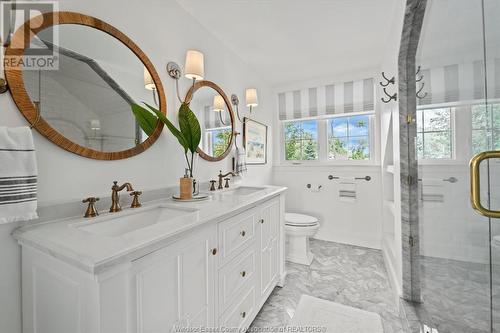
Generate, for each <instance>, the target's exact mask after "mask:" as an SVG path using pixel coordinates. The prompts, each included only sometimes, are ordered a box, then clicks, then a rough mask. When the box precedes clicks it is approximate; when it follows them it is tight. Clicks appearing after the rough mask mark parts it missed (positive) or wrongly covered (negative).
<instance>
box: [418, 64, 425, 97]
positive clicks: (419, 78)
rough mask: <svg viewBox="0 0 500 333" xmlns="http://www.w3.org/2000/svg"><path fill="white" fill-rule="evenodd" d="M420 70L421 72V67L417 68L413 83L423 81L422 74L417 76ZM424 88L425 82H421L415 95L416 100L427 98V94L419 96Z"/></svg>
mask: <svg viewBox="0 0 500 333" xmlns="http://www.w3.org/2000/svg"><path fill="white" fill-rule="evenodd" d="M420 70H421V67H420V66H418V67H417V71H416V72H415V81H416V82H417V83H418V82H421V81H422V80H423V79H424V74H421V75H420V76H419V74H420ZM424 86H425V82H422V85H421V86H420V88H419V89H418V90H417V93H416V94H415V95H416V96H417V98H418V99H422V98H425V97H426V96H427V92H425V93H423V94H420V93H421V92H422V90H424Z"/></svg>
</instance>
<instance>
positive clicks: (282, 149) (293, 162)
mask: <svg viewBox="0 0 500 333" xmlns="http://www.w3.org/2000/svg"><path fill="white" fill-rule="evenodd" d="M311 120H313V121H316V123H317V125H316V126H317V129H318V131H317V133H316V136H317V139H316V142H317V144H316V149H317V152H318V158H317V159H315V160H287V159H286V156H285V144H286V133H285V124H286V123H298V122H305V121H311ZM320 126H321V124H320V121H319V119H317V118H302V119H290V120H284V121H281V129H280V130H281V142H280V156H281V161H282V163H283V164H291V165H296V164H303V163H306V164H309V163H314V164H316V163H318V161H320V159H321V151H320V148H321V144H320V131H321V130H320Z"/></svg>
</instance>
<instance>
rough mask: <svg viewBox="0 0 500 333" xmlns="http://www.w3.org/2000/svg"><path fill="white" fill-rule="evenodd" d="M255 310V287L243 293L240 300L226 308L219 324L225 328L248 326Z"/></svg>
mask: <svg viewBox="0 0 500 333" xmlns="http://www.w3.org/2000/svg"><path fill="white" fill-rule="evenodd" d="M254 311H255V288H252V289H250V291H249V292H248V293H246V294H245V296H244V297H243V299H242V300H241V302H239V303H237V304H236V305H235V306H233V307H231V308H229V309H228V311H227V313H225V314H224V315H223V316H222V318H221V320H220V326H221V327H226V328H231V329H233V328H238V329H241V328H242V327H245V326H248V325H249V324H250V320H251V319H252V318H253V313H254Z"/></svg>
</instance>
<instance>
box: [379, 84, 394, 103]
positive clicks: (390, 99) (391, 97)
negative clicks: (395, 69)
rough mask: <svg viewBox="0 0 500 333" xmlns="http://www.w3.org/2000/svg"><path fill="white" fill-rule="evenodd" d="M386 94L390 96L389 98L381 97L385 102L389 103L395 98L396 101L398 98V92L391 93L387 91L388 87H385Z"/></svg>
mask: <svg viewBox="0 0 500 333" xmlns="http://www.w3.org/2000/svg"><path fill="white" fill-rule="evenodd" d="M384 94H385V95H386V96H387V97H388V98H384V97H382V98H381V100H382V102H384V103H389V102H390V101H392V100H394V101H397V100H398V93H394V94H392V95H390V94H389V93H388V92H387V90H386V88H384Z"/></svg>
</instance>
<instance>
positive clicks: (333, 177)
mask: <svg viewBox="0 0 500 333" xmlns="http://www.w3.org/2000/svg"><path fill="white" fill-rule="evenodd" d="M328 179H329V180H334V179H340V177H338V176H332V175H329V176H328ZM354 179H356V180H366V181H367V182H369V181H370V180H372V177H370V176H364V177H354Z"/></svg>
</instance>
